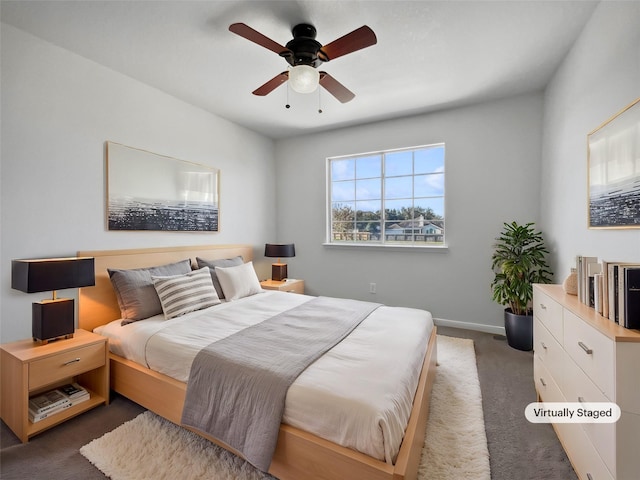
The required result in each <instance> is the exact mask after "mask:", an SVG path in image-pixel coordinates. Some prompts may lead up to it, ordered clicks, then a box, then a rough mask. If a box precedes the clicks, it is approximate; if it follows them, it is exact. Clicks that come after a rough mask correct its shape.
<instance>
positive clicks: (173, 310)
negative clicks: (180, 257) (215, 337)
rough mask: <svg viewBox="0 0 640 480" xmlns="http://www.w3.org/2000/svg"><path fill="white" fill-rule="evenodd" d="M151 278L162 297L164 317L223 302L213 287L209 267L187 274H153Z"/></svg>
mask: <svg viewBox="0 0 640 480" xmlns="http://www.w3.org/2000/svg"><path fill="white" fill-rule="evenodd" d="M151 280H153V286H154V287H155V289H156V292H157V293H158V297H160V303H161V304H162V311H163V312H164V318H166V319H167V320H168V319H170V318H175V317H179V316H180V315H184V314H185V313H189V312H195V311H196V310H202V309H203V308H207V307H212V306H213V305H217V304H219V303H221V302H220V299H219V298H218V294H217V293H216V289H215V288H214V287H213V281H212V280H211V272H209V267H205V268H201V269H199V270H194V271H193V272H189V273H187V274H185V275H173V276H170V277H156V276H153V275H152V276H151Z"/></svg>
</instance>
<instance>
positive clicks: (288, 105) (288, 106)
mask: <svg viewBox="0 0 640 480" xmlns="http://www.w3.org/2000/svg"><path fill="white" fill-rule="evenodd" d="M289 88H291V87H289V82H287V104H286V105H285V106H284V108H291V105H290V104H289Z"/></svg>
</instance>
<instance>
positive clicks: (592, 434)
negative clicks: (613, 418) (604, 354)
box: [563, 359, 616, 472]
mask: <svg viewBox="0 0 640 480" xmlns="http://www.w3.org/2000/svg"><path fill="white" fill-rule="evenodd" d="M564 368H565V374H564V378H565V385H564V389H563V392H564V396H565V397H566V399H567V402H608V401H609V400H608V399H607V397H605V396H604V393H602V392H601V391H600V389H599V388H598V387H597V386H596V385H595V384H594V383H593V382H592V381H591V379H589V377H587V375H586V374H585V373H584V372H583V371H582V369H581V368H580V367H578V366H577V365H576V364H575V363H574V362H573V361H571V359H567V361H566V362H565V365H564ZM580 425H582V427H583V429H584V431H585V433H586V434H587V436H588V437H589V440H590V441H591V443H593V445H594V447H595V448H596V450H597V451H598V453H599V454H600V456H601V457H602V460H603V461H604V463H605V464H606V465H607V467H608V468H609V470H610V471H611V472H615V466H616V463H615V458H616V441H615V439H616V424H615V423H582V424H580Z"/></svg>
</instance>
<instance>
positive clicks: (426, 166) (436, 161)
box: [414, 146, 444, 174]
mask: <svg viewBox="0 0 640 480" xmlns="http://www.w3.org/2000/svg"><path fill="white" fill-rule="evenodd" d="M414 159H415V163H414V173H416V174H418V173H433V172H444V146H441V147H431V148H425V149H421V150H416V152H415V156H414Z"/></svg>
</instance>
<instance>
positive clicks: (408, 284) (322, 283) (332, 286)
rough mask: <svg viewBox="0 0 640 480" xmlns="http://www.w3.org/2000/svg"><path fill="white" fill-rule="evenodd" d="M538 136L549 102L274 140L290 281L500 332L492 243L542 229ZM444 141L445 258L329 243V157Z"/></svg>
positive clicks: (516, 102) (536, 99)
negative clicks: (525, 227)
mask: <svg viewBox="0 0 640 480" xmlns="http://www.w3.org/2000/svg"><path fill="white" fill-rule="evenodd" d="M356 101H357V99H356ZM347 108H348V107H347ZM541 136H542V96H541V94H531V95H525V96H519V97H514V98H509V99H505V100H501V101H496V102H490V103H484V104H480V105H475V106H470V107H466V108H459V109H455V110H449V111H444V112H439V113H433V114H429V115H421V116H416V117H408V118H404V119H400V120H392V121H385V122H380V123H375V124H369V125H365V126H359V127H353V128H343V129H340V130H335V131H331V132H326V133H320V134H315V135H308V136H303V137H298V138H292V139H286V140H280V141H277V142H276V159H277V176H278V198H277V212H278V229H277V230H278V240H279V241H282V242H295V244H296V255H297V256H296V257H295V258H293V259H290V260H289V261H288V263H289V274H290V275H291V276H292V277H297V278H304V279H305V282H306V285H305V287H306V288H307V291H308V292H309V293H311V294H322V295H332V296H338V297H351V298H357V299H362V300H371V301H378V302H381V303H385V304H388V305H403V306H412V307H419V308H426V309H429V310H430V311H431V312H432V314H433V315H434V317H437V318H441V319H447V320H452V321H457V322H462V323H463V324H475V326H473V328H478V329H485V330H488V331H496V332H498V331H501V329H502V326H503V316H502V309H503V307H501V306H499V305H497V304H494V303H493V302H492V300H491V292H490V283H491V280H492V279H493V275H492V273H491V253H492V244H493V241H494V239H495V237H496V236H497V235H498V234H499V232H500V230H501V229H502V224H503V222H505V221H507V222H510V221H512V220H516V221H519V222H528V221H534V222H537V221H538V217H539V215H538V207H539V200H540V198H539V177H540V148H541ZM438 142H445V143H446V160H445V161H446V166H445V168H446V230H447V243H448V246H449V248H448V250H447V251H444V252H443V251H440V252H435V251H426V250H423V249H420V250H416V249H386V248H356V247H334V246H330V247H328V246H323V245H322V244H323V242H324V240H325V218H326V179H325V177H326V158H327V157H330V156H335V155H347V154H355V153H361V152H369V151H374V150H381V149H391V148H399V147H409V146H417V145H423V144H430V143H438ZM370 282H374V283H376V284H377V293H376V294H370V293H369V283H370Z"/></svg>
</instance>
